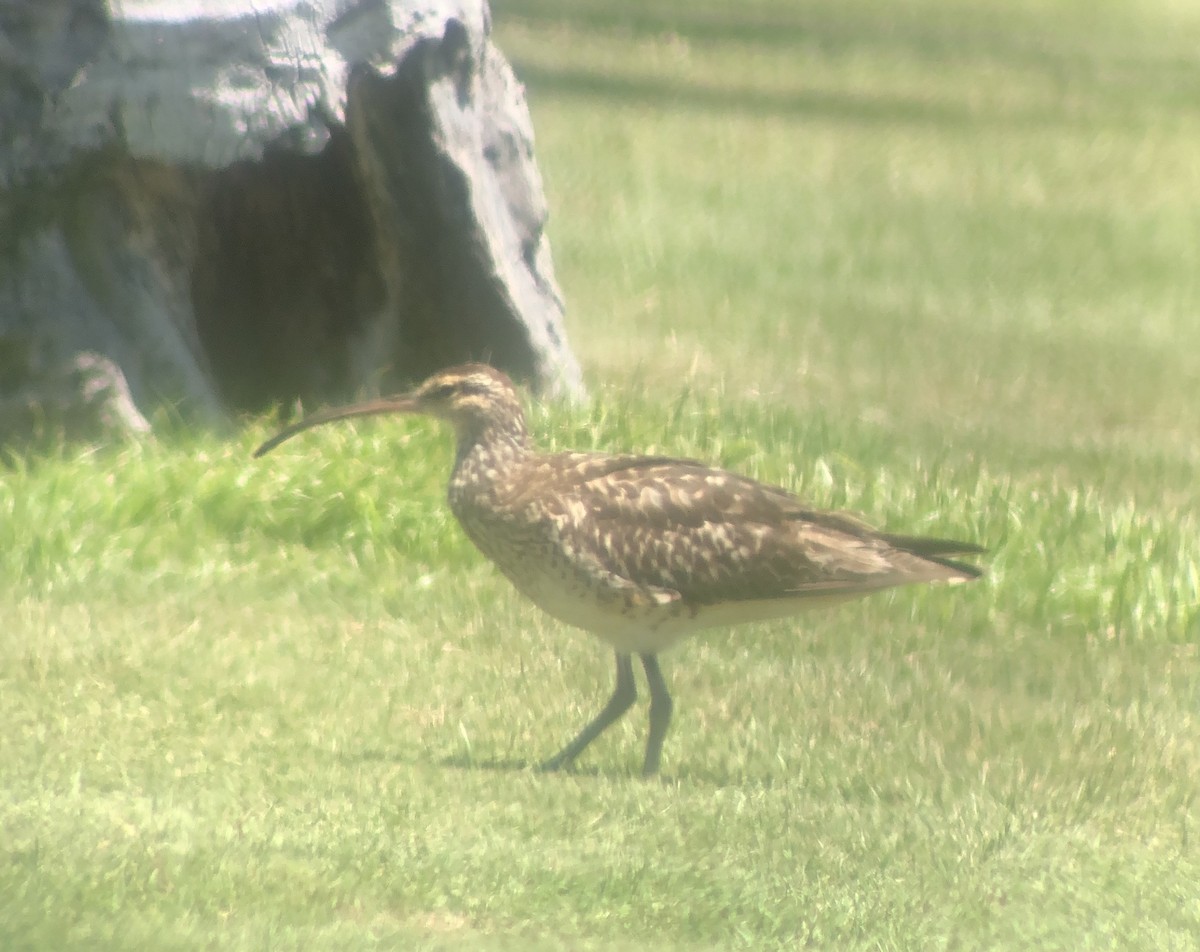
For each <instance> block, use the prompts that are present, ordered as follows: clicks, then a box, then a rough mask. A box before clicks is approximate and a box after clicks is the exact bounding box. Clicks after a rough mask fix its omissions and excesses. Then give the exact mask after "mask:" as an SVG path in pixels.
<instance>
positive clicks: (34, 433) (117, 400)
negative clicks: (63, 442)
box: [0, 344, 150, 445]
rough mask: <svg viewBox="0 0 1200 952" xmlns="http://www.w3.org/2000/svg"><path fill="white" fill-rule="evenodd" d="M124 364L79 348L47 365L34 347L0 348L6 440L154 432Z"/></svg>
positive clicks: (0, 440) (2, 435)
mask: <svg viewBox="0 0 1200 952" xmlns="http://www.w3.org/2000/svg"><path fill="white" fill-rule="evenodd" d="M149 431H150V424H149V423H148V422H147V421H146V418H145V417H144V416H142V414H141V413H140V412H139V411H138V408H137V407H136V406H135V405H134V402H133V398H132V397H131V396H130V393H129V387H128V385H127V384H126V382H125V377H124V375H123V374H122V373H121V368H120V367H118V366H117V365H116V364H115V363H113V361H111V360H109V359H108V358H107V357H102V356H100V355H99V354H90V353H86V352H84V353H79V354H76V355H75V356H74V357H72V358H71V359H70V360H67V361H65V362H64V363H61V364H58V365H55V366H52V367H44V366H42V365H41V363H40V362H39V360H38V358H37V356H36V355H35V354H33V352H31V351H29V350H27V349H24V348H21V347H20V346H18V345H12V344H10V345H9V346H7V347H4V348H0V445H10V444H12V443H21V442H26V441H28V440H31V439H33V440H36V439H43V438H67V439H71V440H92V441H111V440H112V439H114V438H116V437H121V436H135V435H137V434H141V433H148V432H149Z"/></svg>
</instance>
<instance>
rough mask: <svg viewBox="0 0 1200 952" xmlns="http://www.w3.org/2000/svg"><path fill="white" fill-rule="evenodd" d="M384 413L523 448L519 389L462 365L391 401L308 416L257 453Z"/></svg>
mask: <svg viewBox="0 0 1200 952" xmlns="http://www.w3.org/2000/svg"><path fill="white" fill-rule="evenodd" d="M384 413H424V414H427V415H429V416H435V417H440V418H441V419H443V420H448V421H449V422H450V423H452V424H453V425H454V428H455V430H456V431H457V432H458V436H459V440H460V441H462V440H464V439H479V438H481V437H482V436H483V435H484V434H488V433H491V434H495V435H497V436H500V437H505V438H509V439H513V440H515V441H517V442H518V443H522V444H523V443H524V442H525V439H526V435H525V414H524V412H523V411H522V409H521V401H520V398H519V397H518V396H517V391H516V388H515V387H514V386H513V384H512V381H511V380H509V379H508V376H507V375H506V374H503V373H501V372H500V371H499V370H496V369H495V368H494V367H489V366H488V365H487V364H462V365H461V366H458V367H449V368H447V369H446V370H442V371H439V372H438V373H436V374H434V375H433V376H432V377H429V378H428V379H426V380H425V381H424V382H423V383H421V384H420V385H419V386H417V387H416V389H414V390H411V391H409V392H408V393H404V394H398V395H396V396H392V397H380V398H378V399H375V400H367V401H365V402H363V403H355V404H352V405H350V406H347V407H336V408H334V409H331V410H324V411H322V412H320V413H315V414H313V415H312V416H309V417H305V418H304V419H303V420H300V421H299V422H298V423H293V424H292V425H291V426H288V427H286V428H284V429H283V430H280V431H279V432H278V433H276V434H275V435H274V436H273V437H271V439H269V440H267V441H266V442H265V443H263V444H262V446H260V447H259V448H258V449H257V450H255V451H254V455H255V456H256V457H258V456H262V455H263V454H264V453H268V452H270V451H271V450H273V449H274V448H275V447H276V446H278V445H279V444H280V443H282V442H283V441H284V440H287V439H289V438H291V437H292V436H295V435H296V434H297V433H299V432H301V431H303V430H307V429H309V428H311V427H314V426H319V425H321V424H322V423H331V422H333V421H334V420H344V419H347V418H349V417H362V416H377V415H379V414H384Z"/></svg>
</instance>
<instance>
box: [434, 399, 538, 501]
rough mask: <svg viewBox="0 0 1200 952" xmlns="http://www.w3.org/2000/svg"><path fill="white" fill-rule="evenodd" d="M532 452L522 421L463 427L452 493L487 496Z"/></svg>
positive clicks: (459, 440) (453, 474)
mask: <svg viewBox="0 0 1200 952" xmlns="http://www.w3.org/2000/svg"><path fill="white" fill-rule="evenodd" d="M530 452H531V450H530V440H529V432H528V430H526V429H525V421H524V419H522V418H518V417H513V418H510V419H507V420H505V421H503V422H500V421H487V422H484V423H481V424H479V425H477V426H470V427H463V428H462V429H461V430H460V431H459V434H458V451H457V453H456V454H455V458H454V472H453V473H452V475H451V477H450V485H451V493H452V494H454V493H455V492H456V491H457V492H458V493H463V492H470V491H472V490H477V491H482V492H488V491H489V490H491V489H493V488H494V487H495V486H496V485H497V484H498V483H501V482H503V481H504V480H505V478H506V477H507V476H508V475H509V474H511V473H512V471H513V469H514V468H515V467H516V466H517V465H518V464H519V463H520V462H521V461H523V460H524V459H525V458H526V457H527V456H528V455H529V453H530Z"/></svg>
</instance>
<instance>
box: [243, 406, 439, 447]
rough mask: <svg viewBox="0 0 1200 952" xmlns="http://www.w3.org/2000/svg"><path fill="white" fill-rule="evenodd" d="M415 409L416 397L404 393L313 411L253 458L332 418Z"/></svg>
mask: <svg viewBox="0 0 1200 952" xmlns="http://www.w3.org/2000/svg"><path fill="white" fill-rule="evenodd" d="M416 409H417V400H416V398H415V397H412V396H409V395H407V394H406V395H404V396H399V397H380V398H378V399H376V400H367V401H364V402H363V403H355V404H352V405H351V406H348V407H334V408H333V409H330V410H322V411H321V412H320V413H314V414H313V415H312V416H309V417H305V418H304V419H303V420H299V421H297V422H296V423H293V424H291V426H286V427H284V428H283V429H282V430H280V431H279V432H278V433H276V434H275V435H274V436H273V437H271V438H270V439H269V440H267V441H266V442H265V443H263V444H262V446H260V447H259V448H258V449H256V450H255V451H254V458H255V459H258V458H259V457H260V456H262V455H264V454H266V453H269V452H271V450H273V449H275V447H277V446H278V445H279V444H280V443H282V442H283V441H284V440H290V439H291V438H292V437H293V436H295V435H296V434H297V433H300V432H302V431H303V430H309V429H312V427H314V426H320V425H321V424H322V423H332V422H333V421H334V420H345V419H347V418H349V417H364V416H378V415H379V414H382V413H412V412H413V411H415V410H416Z"/></svg>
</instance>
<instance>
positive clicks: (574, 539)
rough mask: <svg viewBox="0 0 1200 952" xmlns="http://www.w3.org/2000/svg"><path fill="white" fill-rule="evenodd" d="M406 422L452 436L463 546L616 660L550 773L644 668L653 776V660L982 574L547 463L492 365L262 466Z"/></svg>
mask: <svg viewBox="0 0 1200 952" xmlns="http://www.w3.org/2000/svg"><path fill="white" fill-rule="evenodd" d="M395 413H400V414H424V415H428V416H432V417H435V418H439V419H442V420H445V421H448V422H449V423H450V424H451V425H452V427H453V429H454V430H455V434H456V440H457V445H456V451H455V456H454V463H453V468H452V471H451V474H450V479H449V486H448V489H447V499H448V502H449V505H450V509H451V511H452V512H453V514H454V516H455V517H456V518H457V520H458V522H459V523H460V525H461V526H462V529H463V531H464V532H465V534H466V535H467V537H468V538H469V539H470V540H471V541H472V542H473V543H474V544H475V546H476V547H477V548H478V549H479V551H480V552H482V553H483V555H484V556H486V557H487V558H488V559H490V560H491V561H492V562H493V563H494V564H495V566H496V567H497V568H498V569H499V570H500V572H501V573H502V574H503V575H504V576H506V577H507V578H508V580H509V581H510V582H511V583H512V585H513V586H514V587H515V588H516V589H517V591H518V592H520V593H521V594H522V595H524V596H526V597H527V598H528V599H530V600H531V601H532V602H534V604H536V605H537V606H539V607H540V608H541V609H543V610H544V611H545V612H547V613H548V614H550V615H552V616H554V617H555V618H557V619H559V620H561V621H563V622H566V623H567V624H569V625H572V626H575V627H577V628H581V629H583V630H585V631H588V632H591V633H593V634H595V635H597V636H599V638H600V639H602V640H603V641H605V642H607V643H608V645H609V646H610V647H611V648H612V649H613V650H614V652H615V655H616V686H615V687H614V689H613V692H612V695H611V696H610V697H609V699H608V701H607V703H606V704H604V706H603V707H602V708H601V710H600V712H599V713H598V714H597V715H596V716H595V717H594V718H592V719H591V720H590V721H588V723H587V724H586V725H585V726H584V727H583V729H582V730H580V731H579V733H578V734H577V735H576V736H575V737H574V738H573V739H572V740H571V741H570V742H569V743H568V744H567V745H566V746H565V747H563V748H562V749H561V750H560V751H558V753H556V754H555V755H554V756H552V757H550V758H549V759H548V760H546V761H544V762H543V763H542V764H541V765H540V766H541V768H542V769H543V770H557V769H560V768H565V767H567V766H569V765H571V764H572V763H573V762H574V761H575V760H576V758H577V757H578V756H579V755H580V754H581V753H582V752H583V751H584V750H585V749H586V748H587V747H588V746H589V745H590V744H591V743H592V742H593V741H594V740H595V739H596V738H597V737H599V736H600V735H601V734H602V733H604V731H605V730H607V729H608V728H609V727H610V726H611V725H612V724H614V723H615V722H616V721H617V720H618V719H619V718H620V717H621V716H622V715H624V714H625V713H626V711H628V710H629V708H630V707H631V706H632V705H633V704H634V702H635V701H636V700H637V685H636V683H635V679H634V667H633V656H634V655H637V656H638V658H639V659H640V661H641V666H642V669H643V671H644V673H645V677H646V683H647V686H648V689H649V693H650V707H649V731H648V733H647V736H646V748H645V757H644V760H643V764H642V774H643V776H646V777H651V776H653V775H654V774H656V773H658V771H659V769H660V765H661V758H662V749H663V743H664V739H665V738H666V735H667V730H668V727H669V725H670V722H671V716H672V711H673V707H674V702H673V700H672V697H671V693H670V690H669V689H668V687H667V683H666V680H665V679H664V677H663V674H662V670H661V668H660V666H659V660H658V656H659V654H660V653H661V652H662V651H664V650H665V649H667V648H669V647H671V646H672V645H674V644H675V643H676V642H678V641H680V640H681V639H683V638H685V637H687V636H689V635H692V634H694V633H695V632H698V631H700V630H702V629H707V628H713V627H718V626H732V625H739V624H743V623H748V622H756V621H764V620H767V619H778V618H784V617H788V616H791V615H793V614H796V613H798V612H801V611H803V610H805V609H807V608H810V607H813V606H816V605H820V604H828V603H833V602H840V601H843V600H846V599H851V598H856V597H858V596H862V595H868V594H871V593H873V592H878V591H881V590H883V589H887V588H892V587H894V586H899V585H908V584H912V583H920V582H939V581H941V582H965V581H969V580H972V579H976V578H978V577H980V576H981V575H982V570H981V569H980V568H978V567H977V566H975V565H973V564H969V563H966V562H962V561H960V560H958V559H957V558H953V556H971V555H979V554H982V553H984V552H985V551H986V550H985V549H984V548H983V547H981V546H979V545H975V544H974V543H970V542H957V541H953V540H949V539H939V538H929V537H923V536H911V535H895V534H890V533H885V532H878V531H876V530H875V529H872V528H871V527H870V526H868V525H867V524H866V523H865V522H863V521H862V520H860V519H859V518H857V517H855V516H853V515H850V514H847V513H842V512H834V511H825V510H820V509H816V508H813V507H811V506H810V505H808V504H806V503H805V502H803V501H802V500H801V499H800V498H799V497H798V496H796V495H795V494H793V493H792V492H790V491H788V490H786V489H783V488H780V487H776V486H772V485H768V484H766V483H762V482H759V481H757V480H755V479H752V478H750V477H747V476H743V475H739V474H737V473H735V472H731V471H728V470H724V469H719V468H713V467H711V466H708V465H706V464H704V463H702V462H699V461H697V460H693V459H685V458H676V457H672V456H648V455H636V454H617V455H613V454H608V453H603V452H574V451H564V452H555V453H542V452H539V451H538V450H537V449H536V448H535V447H534V445H533V441H532V439H531V437H530V433H529V430H528V427H527V424H526V419H525V413H524V410H523V408H522V402H521V399H520V396H519V394H518V392H517V389H516V388H515V387H514V385H513V383H512V381H511V380H510V379H509V377H508V376H507V375H506V374H504V373H503V372H502V371H500V370H497V369H495V368H493V367H491V366H489V365H487V364H482V363H467V364H463V365H460V366H455V367H450V368H448V369H445V370H442V371H440V372H437V373H434V374H433V375H432V376H430V377H429V378H428V379H426V380H425V381H424V382H422V383H420V384H419V385H417V386H416V387H415V389H412V390H411V391H409V392H407V393H403V394H398V395H395V396H390V397H380V398H375V399H369V400H366V401H365V402H361V403H356V404H352V405H350V406H343V407H338V408H333V409H329V410H325V411H321V412H318V413H316V414H314V415H311V416H308V417H305V418H303V419H301V420H299V421H298V422H296V423H293V424H292V425H290V426H287V427H285V428H283V429H282V430H280V431H279V432H278V433H276V434H275V435H274V436H272V437H271V438H270V439H268V440H267V441H266V442H264V443H263V444H262V445H261V446H259V447H258V449H257V450H256V451H255V453H254V456H255V457H256V458H257V457H261V456H262V455H263V454H265V453H267V452H269V451H270V450H272V449H274V448H275V447H277V446H278V445H279V444H280V443H282V442H283V441H284V440H287V439H290V438H291V437H293V436H295V435H296V434H297V433H300V432H301V431H303V430H307V429H310V428H311V427H314V426H319V425H321V424H325V423H330V422H332V421H335V420H343V419H347V418H351V417H365V416H374V415H378V414H395Z"/></svg>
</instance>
